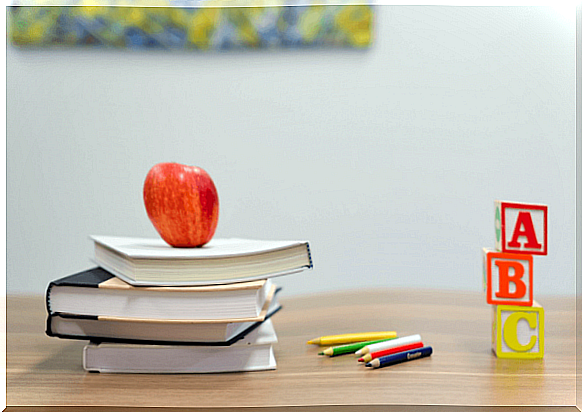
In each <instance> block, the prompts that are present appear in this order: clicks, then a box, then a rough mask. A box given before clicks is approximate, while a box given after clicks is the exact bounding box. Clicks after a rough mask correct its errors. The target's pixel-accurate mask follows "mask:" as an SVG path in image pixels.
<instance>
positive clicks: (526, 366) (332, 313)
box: [6, 289, 577, 410]
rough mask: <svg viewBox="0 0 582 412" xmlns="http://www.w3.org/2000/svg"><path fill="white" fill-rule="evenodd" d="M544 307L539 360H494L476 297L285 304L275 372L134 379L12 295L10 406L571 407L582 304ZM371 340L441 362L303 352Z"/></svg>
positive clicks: (38, 301) (358, 297) (367, 296)
mask: <svg viewBox="0 0 582 412" xmlns="http://www.w3.org/2000/svg"><path fill="white" fill-rule="evenodd" d="M537 300H538V302H540V304H542V305H543V306H544V308H545V313H546V323H545V328H546V334H545V339H546V341H545V342H546V343H545V345H546V346H545V358H544V359H542V360H509V359H497V358H496V357H495V356H494V355H493V354H492V353H491V350H490V339H491V308H490V306H489V305H487V304H486V303H485V298H484V296H483V295H481V294H479V293H465V292H461V293H452V292H442V291H411V290H395V289H391V290H379V291H351V292H338V293H332V294H325V295H314V296H307V297H299V298H287V299H285V297H284V295H283V296H281V299H280V301H281V303H282V304H283V310H282V311H281V312H279V313H278V314H277V315H276V316H274V317H273V324H274V326H275V330H276V331H277V334H278V337H279V343H277V344H276V345H275V357H276V359H277V365H278V367H277V370H275V371H265V372H248V373H227V374H211V375H127V374H98V373H86V372H85V371H84V370H83V368H82V349H83V346H84V345H85V342H84V341H74V340H64V339H57V338H49V337H47V336H46V335H45V334H44V328H45V318H46V309H45V307H44V298H43V297H40V296H37V297H14V296H12V297H8V298H7V394H6V399H7V404H8V405H9V406H18V405H37V406H59V405H70V406H91V405H94V406H124V407H158V406H173V407H196V408H211V407H276V406H284V405H287V406H288V405H297V406H309V405H312V406H313V405H320V408H319V409H320V410H322V409H321V406H322V405H323V408H324V409H325V405H347V406H349V405H368V406H372V405H473V406H480V405H481V406H487V405H574V404H575V402H576V385H575V383H576V382H575V378H576V375H575V373H576V370H575V352H576V337H575V326H576V313H575V298H573V297H572V298H551V297H547V298H543V297H539V298H537ZM368 330H396V331H397V332H398V333H399V334H400V335H401V336H404V335H408V334H416V333H419V334H421V336H422V338H423V341H424V342H425V344H427V345H431V346H433V348H434V353H433V355H432V356H431V357H430V358H426V359H419V360H416V361H412V362H407V363H403V364H400V365H396V366H392V367H388V368H382V369H377V370H370V369H368V368H365V367H364V366H362V365H360V364H358V363H357V361H356V359H355V357H354V356H352V355H346V356H340V357H335V358H327V357H322V356H318V355H317V352H318V351H319V350H320V348H319V347H316V346H312V345H307V344H306V342H307V340H309V339H311V338H314V337H317V336H320V335H327V334H338V333H349V332H356V331H368ZM300 409H301V410H303V408H300ZM316 409H317V408H316ZM567 409H568V410H569V409H570V408H567ZM43 410H48V409H46V408H45V409H43ZM94 410H95V409H94ZM325 410H327V409H325ZM459 410H464V409H463V408H461V409H459ZM562 410H563V409H562ZM574 410H577V409H575V408H574Z"/></svg>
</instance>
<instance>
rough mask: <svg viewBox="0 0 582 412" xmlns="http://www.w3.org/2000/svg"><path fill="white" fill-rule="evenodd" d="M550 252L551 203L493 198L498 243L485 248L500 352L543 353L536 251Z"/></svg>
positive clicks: (514, 354) (494, 346)
mask: <svg viewBox="0 0 582 412" xmlns="http://www.w3.org/2000/svg"><path fill="white" fill-rule="evenodd" d="M547 254H548V207H547V206H545V205H537V204H526V203H514V202H503V201H499V200H496V201H495V249H490V248H483V289H484V291H485V293H486V295H487V303H489V304H490V305H492V308H493V317H492V331H491V349H492V350H493V353H495V355H496V356H497V357H498V358H518V359H539V358H543V357H544V308H543V307H542V306H540V305H539V304H538V303H537V302H536V301H535V300H534V299H533V296H534V295H533V285H534V282H533V255H547Z"/></svg>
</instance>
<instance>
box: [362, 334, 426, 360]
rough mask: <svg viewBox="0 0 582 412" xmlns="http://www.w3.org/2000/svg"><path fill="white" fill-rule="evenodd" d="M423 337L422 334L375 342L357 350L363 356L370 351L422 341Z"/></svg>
mask: <svg viewBox="0 0 582 412" xmlns="http://www.w3.org/2000/svg"><path fill="white" fill-rule="evenodd" d="M421 340H422V339H421V338H420V335H411V336H405V337H403V338H398V339H393V340H390V341H387V342H380V343H374V344H373V345H368V346H364V347H363V348H362V349H360V350H359V351H357V352H356V355H357V356H363V355H365V354H367V353H370V352H377V351H379V350H383V349H390V348H395V347H396V346H402V345H408V344H411V343H416V342H420V341H421Z"/></svg>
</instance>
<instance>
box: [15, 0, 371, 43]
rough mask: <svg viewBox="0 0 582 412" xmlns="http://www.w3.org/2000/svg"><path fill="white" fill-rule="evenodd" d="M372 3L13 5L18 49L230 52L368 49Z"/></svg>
mask: <svg viewBox="0 0 582 412" xmlns="http://www.w3.org/2000/svg"><path fill="white" fill-rule="evenodd" d="M373 23H374V8H373V6H370V5H307V6H277V7H176V6H172V7H141V6H140V7H132V6H90V5H76V6H70V5H69V6H34V5H33V6H31V5H26V6H24V5H20V6H11V7H10V8H9V10H8V38H9V41H10V42H11V43H12V44H13V45H16V46H20V47H25V46H37V47H39V46H43V47H44V46H93V47H110V48H111V47H113V48H129V49H168V50H228V49H247V48H250V49H263V48H277V47H279V48H281V47H283V48H290V47H318V46H323V47H351V48H368V47H370V46H371V45H372V41H373V25H374V24H373Z"/></svg>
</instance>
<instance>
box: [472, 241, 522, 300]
mask: <svg viewBox="0 0 582 412" xmlns="http://www.w3.org/2000/svg"><path fill="white" fill-rule="evenodd" d="M483 265H484V266H485V269H484V270H485V271H486V280H485V291H486V295H487V303H489V304H491V305H515V306H532V305H533V256H532V255H521V254H517V253H501V252H497V251H494V250H492V249H487V248H483Z"/></svg>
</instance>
